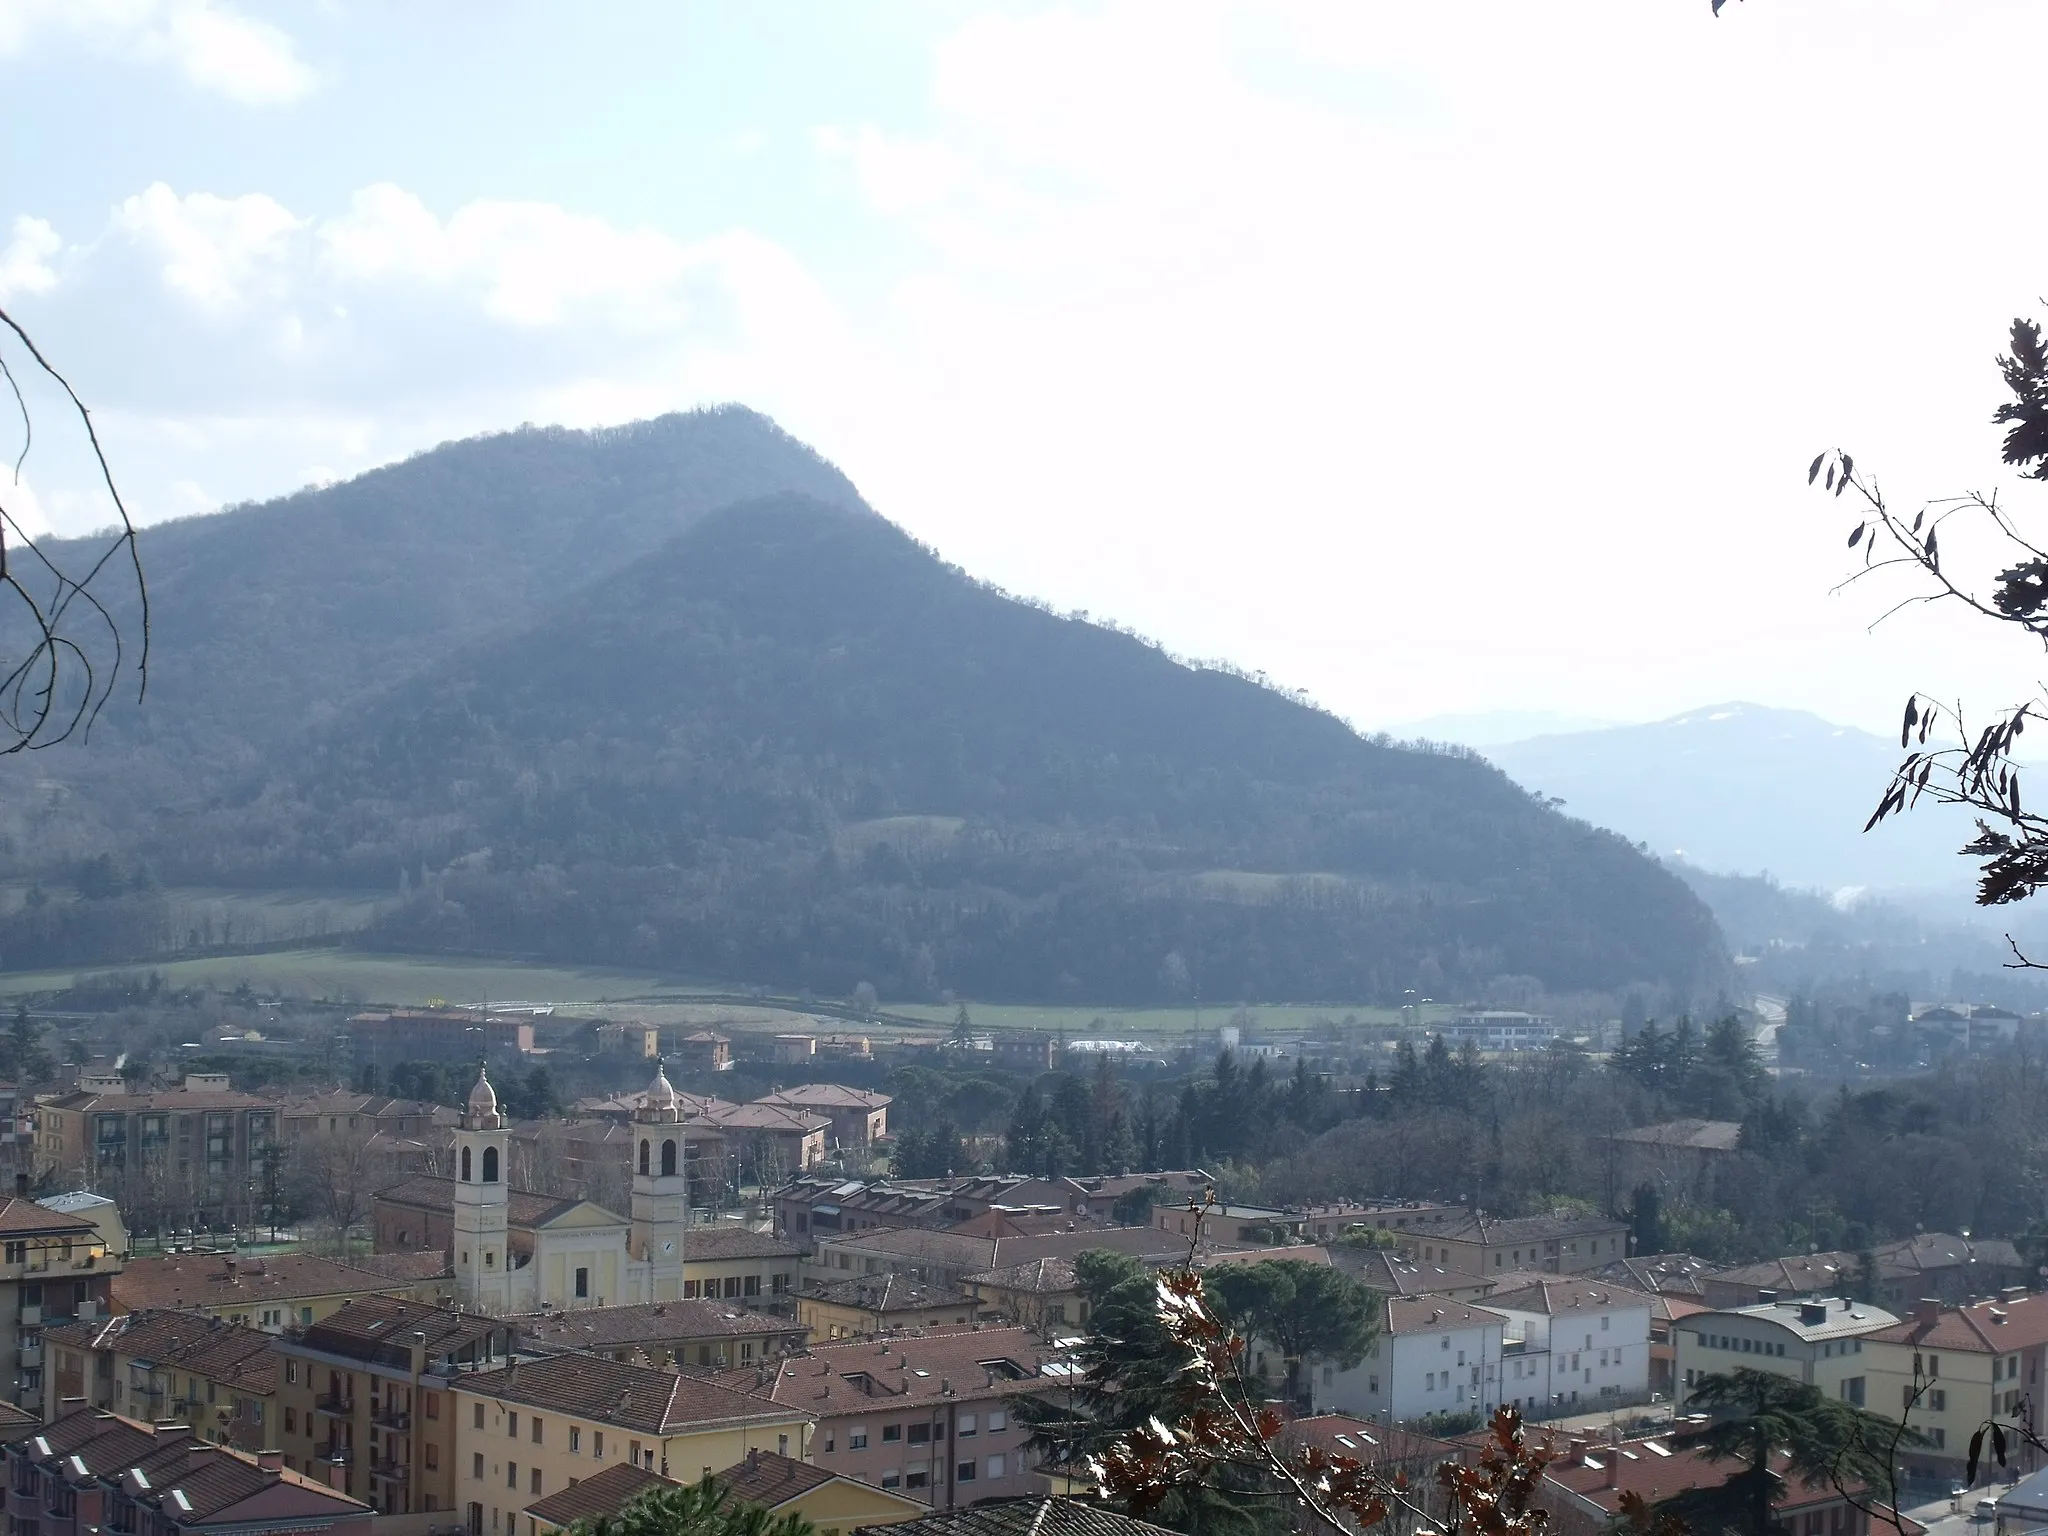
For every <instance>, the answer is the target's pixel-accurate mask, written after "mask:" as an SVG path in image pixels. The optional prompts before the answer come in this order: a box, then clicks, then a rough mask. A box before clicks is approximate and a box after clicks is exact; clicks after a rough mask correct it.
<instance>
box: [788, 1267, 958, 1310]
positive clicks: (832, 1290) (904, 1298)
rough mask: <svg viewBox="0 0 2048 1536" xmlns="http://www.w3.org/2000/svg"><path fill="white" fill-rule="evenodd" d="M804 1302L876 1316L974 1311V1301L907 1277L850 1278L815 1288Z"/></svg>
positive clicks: (868, 1276) (937, 1286) (864, 1276)
mask: <svg viewBox="0 0 2048 1536" xmlns="http://www.w3.org/2000/svg"><path fill="white" fill-rule="evenodd" d="M806 1299H807V1300H816V1301H823V1302H829V1303H831V1304H832V1305H833V1306H839V1307H858V1308H860V1309H861V1310H862V1311H863V1312H873V1313H875V1314H877V1315H879V1316H886V1315H887V1314H889V1313H891V1312H922V1311H924V1310H926V1309H927V1308H929V1307H964V1308H967V1309H968V1310H970V1311H971V1310H972V1309H973V1307H974V1298H973V1297H971V1296H969V1295H968V1294H967V1293H966V1292H965V1291H960V1290H955V1289H954V1288H953V1287H952V1286H950V1285H932V1284H928V1283H927V1282H925V1281H923V1280H913V1279H911V1278H910V1277H909V1276H908V1275H853V1276H850V1277H849V1278H847V1279H845V1280H834V1281H832V1282H831V1283H830V1284H827V1285H822V1286H820V1287H818V1289H817V1290H815V1291H813V1292H812V1293H811V1295H810V1296H809V1297H807V1298H806Z"/></svg>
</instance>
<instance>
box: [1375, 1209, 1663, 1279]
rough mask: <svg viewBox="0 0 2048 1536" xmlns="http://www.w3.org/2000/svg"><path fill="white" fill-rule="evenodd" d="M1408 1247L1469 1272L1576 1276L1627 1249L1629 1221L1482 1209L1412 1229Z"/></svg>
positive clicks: (1426, 1257)
mask: <svg viewBox="0 0 2048 1536" xmlns="http://www.w3.org/2000/svg"><path fill="white" fill-rule="evenodd" d="M1410 1246H1411V1247H1412V1248H1413V1249H1414V1251H1415V1253H1416V1254H1417V1256H1418V1257H1420V1258H1421V1259H1423V1260H1424V1261H1425V1262H1428V1263H1436V1264H1443V1265H1446V1266H1448V1267H1449V1268H1451V1269H1460V1270H1463V1271H1465V1273H1467V1274H1472V1275H1498V1274H1501V1273H1503V1272H1504V1271H1507V1270H1511V1269H1527V1270H1538V1271H1541V1272H1543V1273H1545V1274H1552V1275H1560V1274H1562V1275H1575V1274H1580V1273H1582V1272H1584V1271H1586V1270H1589V1269H1598V1268H1599V1267H1600V1266H1601V1265H1602V1264H1611V1263H1613V1262H1614V1261H1615V1260H1616V1259H1620V1258H1624V1257H1626V1256H1627V1254H1628V1224H1627V1223H1626V1222H1621V1221H1613V1220H1609V1219H1607V1218H1605V1217H1597V1216H1595V1217H1582V1216H1517V1217H1513V1218H1511V1219H1508V1220H1499V1219H1496V1218H1494V1217H1491V1216H1488V1215H1485V1214H1484V1213H1481V1214H1480V1215H1477V1216H1468V1217H1466V1218H1464V1219H1463V1220H1462V1221H1447V1222H1441V1223H1436V1224H1432V1225H1430V1226H1428V1227H1423V1228H1419V1229H1415V1235H1414V1237H1413V1239H1412V1240H1411V1243H1410Z"/></svg>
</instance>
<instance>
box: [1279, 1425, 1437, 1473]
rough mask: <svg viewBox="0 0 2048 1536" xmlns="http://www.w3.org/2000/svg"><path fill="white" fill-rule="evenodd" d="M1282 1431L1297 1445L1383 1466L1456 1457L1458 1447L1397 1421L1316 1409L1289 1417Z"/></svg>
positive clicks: (1365, 1463)
mask: <svg viewBox="0 0 2048 1536" xmlns="http://www.w3.org/2000/svg"><path fill="white" fill-rule="evenodd" d="M1281 1433H1282V1435H1283V1436H1284V1437H1285V1438H1287V1439H1288V1440H1291V1441H1293V1442H1295V1443H1296V1444H1299V1445H1319V1446H1321V1447H1322V1448H1323V1449H1324V1450H1326V1451H1328V1452H1330V1453H1331V1454H1332V1455H1336V1456H1349V1457H1350V1458H1351V1459H1352V1460H1353V1461H1357V1462H1361V1463H1363V1464H1364V1465H1366V1466H1368V1467H1371V1466H1385V1465H1388V1464H1390V1463H1398V1464H1403V1465H1405V1464H1407V1463H1410V1462H1417V1461H1428V1462H1444V1461H1456V1460H1458V1459H1459V1456H1460V1448H1459V1447H1458V1446H1456V1445H1454V1444H1452V1443H1451V1442H1450V1441H1448V1440H1439V1439H1437V1438H1436V1437H1435V1436H1433V1435H1419V1434H1417V1433H1415V1432H1414V1431H1413V1430H1409V1429H1402V1428H1401V1427H1399V1426H1398V1425H1387V1424H1375V1423H1373V1422H1372V1421H1371V1420H1370V1419H1354V1418H1352V1417H1351V1416H1350V1415H1348V1414H1342V1413H1318V1414H1311V1415H1308V1416H1306V1417H1303V1418H1299V1419H1293V1420H1290V1421H1289V1423H1288V1425H1287V1427H1286V1428H1285V1429H1284V1430H1282V1431H1281Z"/></svg>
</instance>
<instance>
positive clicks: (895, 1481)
mask: <svg viewBox="0 0 2048 1536" xmlns="http://www.w3.org/2000/svg"><path fill="white" fill-rule="evenodd" d="M882 1486H883V1487H884V1488H900V1487H902V1486H903V1474H902V1473H901V1472H884V1473H883V1474H882Z"/></svg>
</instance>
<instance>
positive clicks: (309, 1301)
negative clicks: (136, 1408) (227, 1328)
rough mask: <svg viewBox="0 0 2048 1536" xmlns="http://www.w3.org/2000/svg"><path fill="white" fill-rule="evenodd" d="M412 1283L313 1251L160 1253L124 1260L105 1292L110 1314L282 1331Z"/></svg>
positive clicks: (410, 1288) (405, 1290) (407, 1291)
mask: <svg viewBox="0 0 2048 1536" xmlns="http://www.w3.org/2000/svg"><path fill="white" fill-rule="evenodd" d="M428 1284H431V1282H428ZM419 1288H420V1283H419V1282H415V1281H411V1280H407V1279H404V1278H397V1277H393V1276H390V1275H383V1274H378V1273H377V1272H375V1271H374V1270H369V1269H361V1268H358V1267H357V1266H356V1265H353V1264H345V1263H343V1262H342V1261H341V1260H339V1259H329V1258H323V1257H321V1256H320V1255H319V1254H314V1253H274V1254H269V1255H266V1256H265V1257H263V1258H245V1257H243V1256H242V1255H240V1254H236V1253H164V1254H151V1255H148V1256H146V1257H144V1258H140V1259H131V1260H130V1261H129V1262H128V1265H127V1267H126V1268H124V1269H123V1270H122V1271H121V1272H120V1273H119V1274H118V1275H116V1276H114V1278H113V1284H112V1286H111V1288H110V1290H111V1295H112V1299H113V1309H114V1311H116V1312H158V1311H179V1312H203V1313H205V1314H206V1315H207V1316H209V1317H216V1318H219V1319H220V1320H221V1321H222V1322H224V1323H240V1324H243V1325H244V1326H246V1327H250V1328H260V1329H262V1330H263V1331H264V1332H265V1333H282V1332H284V1330H285V1329H287V1328H291V1327H297V1326H304V1325H305V1324H308V1323H312V1322H317V1321H318V1320H319V1319H321V1318H323V1317H325V1316H327V1315H328V1314H329V1313H330V1312H334V1311H337V1310H339V1309H340V1308H341V1307H342V1306H343V1305H344V1304H345V1303H347V1302H350V1301H353V1300H355V1299H356V1298H357V1297H359V1296H401V1297H402V1296H410V1295H412V1294H413V1293H414V1292H415V1291H416V1290H418V1289H419Z"/></svg>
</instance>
